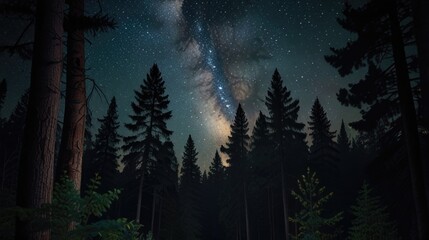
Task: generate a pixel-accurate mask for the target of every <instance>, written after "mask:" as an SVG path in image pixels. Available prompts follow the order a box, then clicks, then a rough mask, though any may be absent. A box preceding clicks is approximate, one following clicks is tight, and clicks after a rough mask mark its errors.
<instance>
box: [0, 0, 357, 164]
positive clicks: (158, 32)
mask: <svg viewBox="0 0 429 240" xmlns="http://www.w3.org/2000/svg"><path fill="white" fill-rule="evenodd" d="M359 1H360V0H351V2H359ZM102 4H103V11H104V12H105V13H109V14H110V15H111V16H113V17H114V18H115V19H116V20H117V22H118V28H117V29H116V30H114V31H109V32H107V33H102V34H99V35H97V36H96V37H92V36H89V35H88V36H87V37H88V39H89V40H90V41H91V44H89V43H88V45H87V47H86V50H87V58H86V63H87V67H88V71H87V74H88V77H90V78H91V79H95V80H96V81H97V83H98V85H99V86H100V87H101V89H102V90H103V92H104V93H105V94H106V96H107V98H111V97H113V96H116V99H117V101H118V106H119V117H120V121H121V123H126V122H129V114H131V111H132V109H131V108H130V103H131V101H132V100H133V98H134V92H133V90H134V89H137V88H138V86H139V85H140V84H142V80H143V79H144V78H145V77H146V73H147V72H148V71H149V69H150V66H151V65H152V64H153V63H157V64H158V66H159V67H160V69H161V72H162V74H163V78H164V80H165V82H166V87H167V89H166V91H167V93H168V94H169V99H170V101H171V102H170V105H169V108H170V109H171V110H172V111H173V118H172V119H171V120H170V121H169V122H168V123H167V124H168V127H169V128H171V130H173V131H174V133H173V135H172V140H173V142H174V143H175V150H176V153H177V156H178V157H179V159H180V156H181V154H182V151H183V146H184V144H185V142H186V139H187V136H188V134H192V137H193V138H194V139H195V142H196V147H197V149H198V151H199V153H200V154H199V159H200V162H199V164H200V165H201V166H202V167H203V168H204V169H206V168H207V167H208V165H209V163H210V161H211V159H212V158H213V155H214V151H215V150H216V149H218V148H219V146H220V144H224V143H225V142H226V140H227V136H228V135H229V134H230V124H231V121H232V120H233V117H234V114H235V110H236V108H237V105H238V103H241V104H242V105H243V108H244V110H245V112H246V115H247V117H248V119H249V123H250V125H251V126H250V127H252V125H253V124H254V122H255V118H256V116H257V114H258V112H259V110H261V111H262V112H264V113H267V110H266V107H265V104H264V98H265V95H266V93H267V90H268V87H269V82H270V79H271V76H272V73H273V72H274V69H275V68H278V69H279V71H280V73H281V75H282V77H283V80H284V83H285V84H286V86H287V87H288V89H289V90H291V93H292V96H293V97H294V98H296V99H299V101H300V107H301V110H300V112H299V121H300V122H303V123H306V122H307V121H308V115H309V112H310V109H311V105H312V104H313V102H314V99H315V98H316V97H319V99H320V101H321V103H322V105H323V106H324V107H325V109H326V111H327V113H328V117H329V119H330V120H331V122H332V126H333V128H334V129H338V127H339V126H340V123H341V120H342V119H343V118H344V121H345V122H346V123H348V122H351V121H353V120H356V119H357V116H358V113H357V114H356V113H353V114H352V111H351V110H350V108H346V107H343V106H341V105H340V104H339V103H338V101H337V100H336V96H335V94H336V92H337V91H338V89H339V88H341V87H346V86H347V84H348V82H349V81H356V80H357V79H348V80H344V79H341V78H340V77H339V75H338V73H337V72H336V70H335V69H334V68H332V67H331V66H329V64H327V63H326V61H325V60H324V57H323V56H324V55H326V54H329V47H340V46H343V45H344V43H345V42H347V40H349V39H351V38H353V37H354V36H352V35H350V34H349V33H347V32H345V31H344V30H343V29H342V28H341V27H340V26H339V24H338V23H337V22H336V18H337V17H339V16H341V10H342V7H343V0H339V1H320V0H299V1H292V0H290V1H289V0H288V1H285V0H121V1H118V0H103V1H102ZM88 5H91V6H93V8H94V9H90V8H88V12H89V13H90V12H91V11H93V12H94V13H96V12H97V11H99V8H98V5H97V4H93V3H92V2H91V1H89V2H88ZM2 26H5V28H4V29H2V31H0V42H1V43H8V44H13V43H14V42H15V41H16V37H17V34H18V36H19V32H18V33H16V29H15V28H16V27H17V25H14V24H11V23H10V22H2ZM13 30H14V31H13ZM0 62H2V63H3V64H1V65H0V79H3V78H5V79H6V80H7V81H8V96H7V98H6V103H5V107H4V110H2V114H3V116H6V114H9V113H10V112H11V111H12V109H13V108H14V106H15V104H16V102H17V100H18V98H19V96H20V95H21V94H22V93H23V92H24V91H25V89H26V88H28V86H29V78H30V77H29V76H30V67H31V65H30V64H29V62H23V61H22V60H21V59H19V58H9V56H6V55H0ZM355 78H357V77H355ZM89 87H90V86H89ZM89 106H90V108H91V109H92V110H93V119H97V118H101V117H102V116H103V115H104V114H105V111H106V109H107V107H108V106H107V103H106V102H105V101H104V100H103V99H102V98H97V97H94V98H92V99H91V102H90V103H89ZM228 106H229V107H228ZM60 116H62V113H60ZM93 123H94V127H93V129H92V131H93V132H95V131H96V130H97V128H98V124H99V123H98V122H97V121H95V120H94V122H93ZM120 131H121V134H122V135H123V136H127V135H128V134H130V133H129V132H128V131H127V130H126V129H125V128H123V126H122V128H121V129H120ZM249 133H250V132H249Z"/></svg>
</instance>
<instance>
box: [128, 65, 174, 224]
mask: <svg viewBox="0 0 429 240" xmlns="http://www.w3.org/2000/svg"><path fill="white" fill-rule="evenodd" d="M164 83H165V82H164V80H163V79H162V76H161V72H160V71H159V68H158V65H156V64H154V65H153V66H152V68H151V69H150V73H149V74H147V77H146V79H145V80H144V81H143V84H142V85H140V91H135V95H136V96H135V102H133V103H131V107H132V109H133V114H132V115H130V118H131V123H128V124H125V127H126V128H127V129H128V130H130V131H132V132H133V133H135V134H134V135H132V136H128V137H125V138H124V142H125V145H124V150H125V151H126V152H128V154H127V155H126V156H125V157H124V162H125V164H126V165H128V164H131V165H132V166H135V167H136V168H137V170H138V176H137V177H138V178H140V185H139V193H138V201H137V212H136V214H137V216H136V221H137V222H139V221H140V213H141V197H142V191H143V184H144V177H145V175H147V174H148V173H149V171H150V168H153V166H154V162H155V161H156V159H155V154H156V152H157V151H158V150H159V148H160V147H161V146H162V141H161V139H162V138H164V139H165V138H168V137H169V136H170V135H171V134H172V131H170V130H168V128H167V123H166V122H167V120H169V119H170V118H171V111H168V104H169V103H170V101H169V100H168V95H166V94H165V86H164Z"/></svg>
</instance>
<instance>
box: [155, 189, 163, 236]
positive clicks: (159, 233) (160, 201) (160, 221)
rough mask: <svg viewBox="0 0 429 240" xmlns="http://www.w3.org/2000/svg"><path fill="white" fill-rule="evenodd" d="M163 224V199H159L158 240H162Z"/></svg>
mask: <svg viewBox="0 0 429 240" xmlns="http://www.w3.org/2000/svg"><path fill="white" fill-rule="evenodd" d="M161 223H162V197H160V198H159V210H158V227H157V233H158V234H157V235H156V236H157V237H156V240H158V239H160V238H161Z"/></svg>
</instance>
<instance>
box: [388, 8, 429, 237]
mask: <svg viewBox="0 0 429 240" xmlns="http://www.w3.org/2000/svg"><path fill="white" fill-rule="evenodd" d="M389 18H390V28H391V35H392V36H391V38H392V39H391V41H392V48H393V58H394V61H395V70H396V79H397V86H398V95H399V107H400V110H401V119H402V125H403V139H404V141H405V142H406V146H407V153H408V162H409V168H410V176H411V183H412V189H413V195H414V204H415V208H416V209H415V210H416V216H417V229H418V232H419V239H420V240H423V239H429V232H428V231H429V228H428V226H429V216H428V205H427V201H426V194H425V186H424V177H423V171H422V168H423V166H422V162H421V159H420V143H419V135H418V131H417V119H416V112H415V108H414V100H413V95H412V91H411V85H410V78H409V75H408V65H407V60H406V55H405V50H404V42H403V39H402V32H401V27H400V22H399V20H398V10H397V8H396V1H393V3H392V4H391V6H390V13H389Z"/></svg>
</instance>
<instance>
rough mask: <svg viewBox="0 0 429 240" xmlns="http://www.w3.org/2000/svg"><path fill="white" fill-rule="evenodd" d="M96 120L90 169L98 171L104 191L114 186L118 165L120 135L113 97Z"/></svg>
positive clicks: (101, 187)
mask: <svg viewBox="0 0 429 240" xmlns="http://www.w3.org/2000/svg"><path fill="white" fill-rule="evenodd" d="M98 121H99V122H100V128H99V129H98V132H97V134H96V135H95V142H94V159H93V161H92V171H93V172H98V173H99V175H100V177H101V186H100V189H101V190H102V191H105V190H107V189H112V188H113V187H114V185H115V180H116V177H117V173H118V170H117V168H118V166H119V165H118V160H119V155H118V151H119V146H118V145H119V143H120V141H121V137H120V136H119V134H118V129H119V122H118V111H117V105H116V98H115V97H113V98H112V100H111V101H110V104H109V109H108V110H107V113H106V115H105V116H104V117H103V118H101V119H98Z"/></svg>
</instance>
